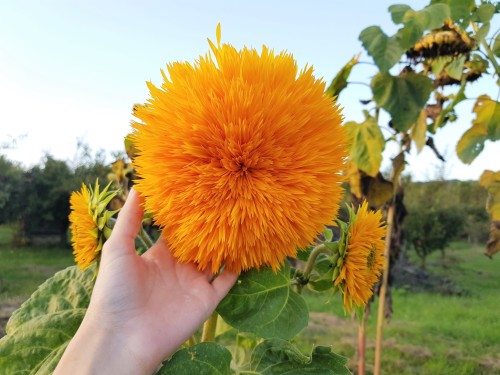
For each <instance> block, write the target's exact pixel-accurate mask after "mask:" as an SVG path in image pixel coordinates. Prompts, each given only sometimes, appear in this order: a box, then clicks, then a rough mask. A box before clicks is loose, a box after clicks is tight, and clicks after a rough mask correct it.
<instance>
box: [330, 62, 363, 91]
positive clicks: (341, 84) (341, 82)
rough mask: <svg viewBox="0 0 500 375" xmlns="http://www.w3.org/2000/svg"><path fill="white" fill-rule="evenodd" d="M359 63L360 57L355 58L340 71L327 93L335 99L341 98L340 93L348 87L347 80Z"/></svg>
mask: <svg viewBox="0 0 500 375" xmlns="http://www.w3.org/2000/svg"><path fill="white" fill-rule="evenodd" d="M358 61H359V56H355V57H353V58H352V59H351V60H349V61H348V62H347V64H345V65H344V66H343V67H342V69H340V70H339V72H338V73H337V75H336V76H335V77H334V78H333V80H332V82H331V83H330V86H328V88H327V89H326V93H327V94H328V95H330V96H331V97H333V98H335V97H337V96H339V94H340V92H341V91H342V90H343V89H345V88H346V87H347V79H348V78H349V75H350V74H351V70H352V68H353V67H354V65H356V64H357V63H358Z"/></svg>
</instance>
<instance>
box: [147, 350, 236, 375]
mask: <svg viewBox="0 0 500 375" xmlns="http://www.w3.org/2000/svg"><path fill="white" fill-rule="evenodd" d="M156 374H157V375H183V374H184V375H192V374H196V375H230V374H231V353H230V352H229V350H227V349H226V348H225V347H223V346H221V345H219V344H216V343H213V342H203V343H200V344H198V345H194V346H192V347H189V348H185V349H181V350H179V351H177V352H176V353H175V354H174V355H173V356H172V358H171V359H170V360H168V361H167V362H165V364H164V365H163V367H162V368H160V370H159V371H158V372H157V373H156Z"/></svg>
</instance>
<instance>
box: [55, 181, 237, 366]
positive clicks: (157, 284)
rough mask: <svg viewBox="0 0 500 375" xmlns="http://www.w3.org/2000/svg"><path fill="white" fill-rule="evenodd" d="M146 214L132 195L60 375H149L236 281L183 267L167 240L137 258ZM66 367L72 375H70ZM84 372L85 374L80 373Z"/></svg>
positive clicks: (108, 245)
mask: <svg viewBox="0 0 500 375" xmlns="http://www.w3.org/2000/svg"><path fill="white" fill-rule="evenodd" d="M142 217H143V209H142V208H141V200H140V198H139V196H138V194H137V193H136V192H135V191H134V190H132V191H131V192H130V194H129V197H128V199H127V202H126V203H125V206H124V207H123V208H122V210H121V212H120V214H119V216H118V220H117V222H116V224H115V227H114V229H113V233H112V235H111V237H110V238H109V240H108V241H107V242H106V243H105V245H104V248H103V250H102V258H101V264H100V270H99V274H98V277H97V280H96V284H95V287H94V291H93V293H92V297H91V301H90V305H89V308H88V311H87V313H86V315H85V318H84V320H83V322H82V324H81V326H80V328H79V329H78V331H77V333H76V335H75V337H74V338H73V340H72V341H71V342H70V344H69V345H68V348H67V349H66V352H65V353H64V355H63V358H62V359H61V361H60V363H59V365H58V367H57V369H56V372H55V373H56V374H58V373H61V374H63V373H65V371H64V369H71V372H72V373H75V374H78V373H95V372H94V371H98V372H99V373H115V372H117V371H118V372H119V373H121V374H125V373H126V374H128V373H130V374H151V373H153V372H154V370H155V369H156V368H157V367H158V366H159V365H160V364H161V362H162V361H163V360H164V359H166V358H168V357H169V356H170V355H171V354H173V352H174V351H175V350H177V348H179V347H180V346H181V345H182V344H183V343H184V342H185V341H186V340H187V339H188V338H189V337H190V336H191V335H192V334H193V333H194V332H195V331H196V330H197V329H198V328H199V327H200V326H201V324H202V323H203V322H204V321H205V320H206V319H207V318H208V317H209V316H210V315H211V314H212V312H213V311H214V310H215V308H216V307H217V305H218V304H219V302H220V301H221V300H222V298H223V297H224V296H225V295H226V294H227V292H228V291H229V289H230V288H231V287H232V285H233V284H234V282H235V281H236V279H237V277H238V276H237V275H236V274H234V273H230V272H228V271H223V272H222V273H221V274H220V275H219V276H218V277H217V278H216V279H215V280H213V281H212V279H213V274H212V273H211V271H210V269H209V268H207V270H205V271H199V270H198V269H197V268H196V266H195V265H193V264H181V263H178V262H177V260H176V259H175V258H173V256H172V255H171V253H170V251H169V249H168V246H167V244H166V242H165V241H164V240H163V239H160V240H158V242H157V243H156V244H155V245H154V246H152V247H151V248H150V249H149V250H148V251H146V253H144V254H143V255H142V256H139V255H138V254H137V253H136V251H135V245H134V241H135V237H136V236H137V234H138V232H139V229H140V225H141V220H142ZM68 366H69V367H68ZM79 369H80V370H81V371H79Z"/></svg>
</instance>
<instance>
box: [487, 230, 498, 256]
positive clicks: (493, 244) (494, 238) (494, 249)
mask: <svg viewBox="0 0 500 375" xmlns="http://www.w3.org/2000/svg"><path fill="white" fill-rule="evenodd" d="M498 252H500V221H496V222H492V223H491V226H490V237H489V238H488V242H487V243H486V255H487V256H489V257H490V258H491V257H492V256H493V255H494V254H496V253H498Z"/></svg>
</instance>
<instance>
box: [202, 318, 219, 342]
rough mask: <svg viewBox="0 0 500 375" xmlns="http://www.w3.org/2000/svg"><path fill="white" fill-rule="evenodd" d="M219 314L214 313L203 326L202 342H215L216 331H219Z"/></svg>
mask: <svg viewBox="0 0 500 375" xmlns="http://www.w3.org/2000/svg"><path fill="white" fill-rule="evenodd" d="M218 317H219V314H217V312H215V311H214V313H213V314H212V315H210V318H208V319H207V321H206V322H205V324H204V325H203V333H202V334H201V342H207V341H214V340H215V331H216V329H217V318H218Z"/></svg>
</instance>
